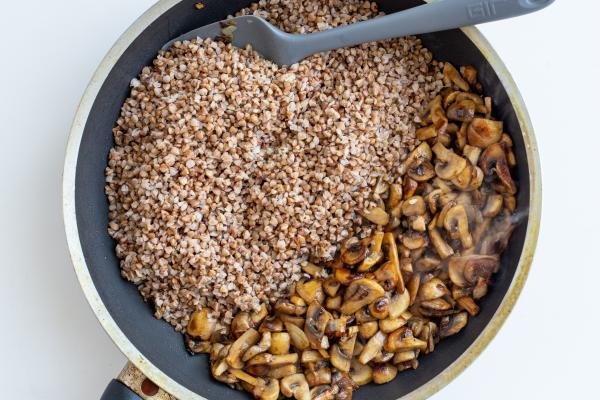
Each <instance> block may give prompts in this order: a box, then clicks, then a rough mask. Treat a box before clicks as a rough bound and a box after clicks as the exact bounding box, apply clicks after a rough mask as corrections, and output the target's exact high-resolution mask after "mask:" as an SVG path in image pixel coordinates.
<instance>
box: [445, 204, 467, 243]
mask: <svg viewBox="0 0 600 400" xmlns="http://www.w3.org/2000/svg"><path fill="white" fill-rule="evenodd" d="M444 228H446V231H448V234H449V235H450V237H452V238H456V237H457V238H458V239H460V243H461V245H462V247H463V248H465V249H468V248H470V247H472V246H473V238H472V237H471V232H470V231H469V220H468V218H467V212H466V211H465V207H464V206H462V205H460V204H458V205H456V206H454V207H452V208H451V209H449V210H448V212H447V213H446V217H445V218H444Z"/></svg>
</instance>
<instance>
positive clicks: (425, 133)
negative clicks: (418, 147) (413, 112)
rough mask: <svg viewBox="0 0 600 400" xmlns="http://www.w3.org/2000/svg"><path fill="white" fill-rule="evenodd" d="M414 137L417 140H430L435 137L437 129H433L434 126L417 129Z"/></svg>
mask: <svg viewBox="0 0 600 400" xmlns="http://www.w3.org/2000/svg"><path fill="white" fill-rule="evenodd" d="M415 135H416V137H417V139H418V140H421V141H423V140H427V139H431V138H434V137H436V136H437V129H436V128H435V125H429V126H426V127H423V128H419V129H417V132H416V133H415Z"/></svg>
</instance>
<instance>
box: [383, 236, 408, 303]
mask: <svg viewBox="0 0 600 400" xmlns="http://www.w3.org/2000/svg"><path fill="white" fill-rule="evenodd" d="M383 244H384V245H386V247H387V256H388V260H389V261H388V262H389V263H390V264H391V265H390V267H391V268H392V270H393V271H394V273H395V275H396V277H397V279H398V283H397V285H396V291H397V292H398V293H402V292H404V279H403V278H402V274H401V273H400V258H399V257H398V247H397V246H396V240H395V239H394V234H393V233H392V232H386V233H385V234H384V235H383Z"/></svg>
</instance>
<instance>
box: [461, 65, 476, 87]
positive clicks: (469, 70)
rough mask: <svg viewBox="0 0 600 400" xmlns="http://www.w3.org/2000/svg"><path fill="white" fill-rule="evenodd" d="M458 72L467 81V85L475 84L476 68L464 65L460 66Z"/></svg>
mask: <svg viewBox="0 0 600 400" xmlns="http://www.w3.org/2000/svg"><path fill="white" fill-rule="evenodd" d="M460 73H461V75H462V76H463V78H465V80H466V81H467V82H468V83H469V85H472V86H475V84H476V83H477V70H476V69H475V67H473V66H472V65H465V66H464V67H460Z"/></svg>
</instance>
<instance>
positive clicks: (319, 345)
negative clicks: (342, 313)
mask: <svg viewBox="0 0 600 400" xmlns="http://www.w3.org/2000/svg"><path fill="white" fill-rule="evenodd" d="M332 318H333V317H332V316H331V314H330V313H329V312H328V311H327V310H325V309H324V308H323V307H322V306H321V305H320V304H319V303H317V302H313V303H311V304H310V306H308V310H307V311H306V323H305V325H304V333H305V334H306V337H307V338H308V341H309V342H310V346H311V347H312V348H313V349H327V348H328V347H329V340H328V338H327V336H325V328H327V323H328V322H329V321H330V320H331V319H332Z"/></svg>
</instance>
